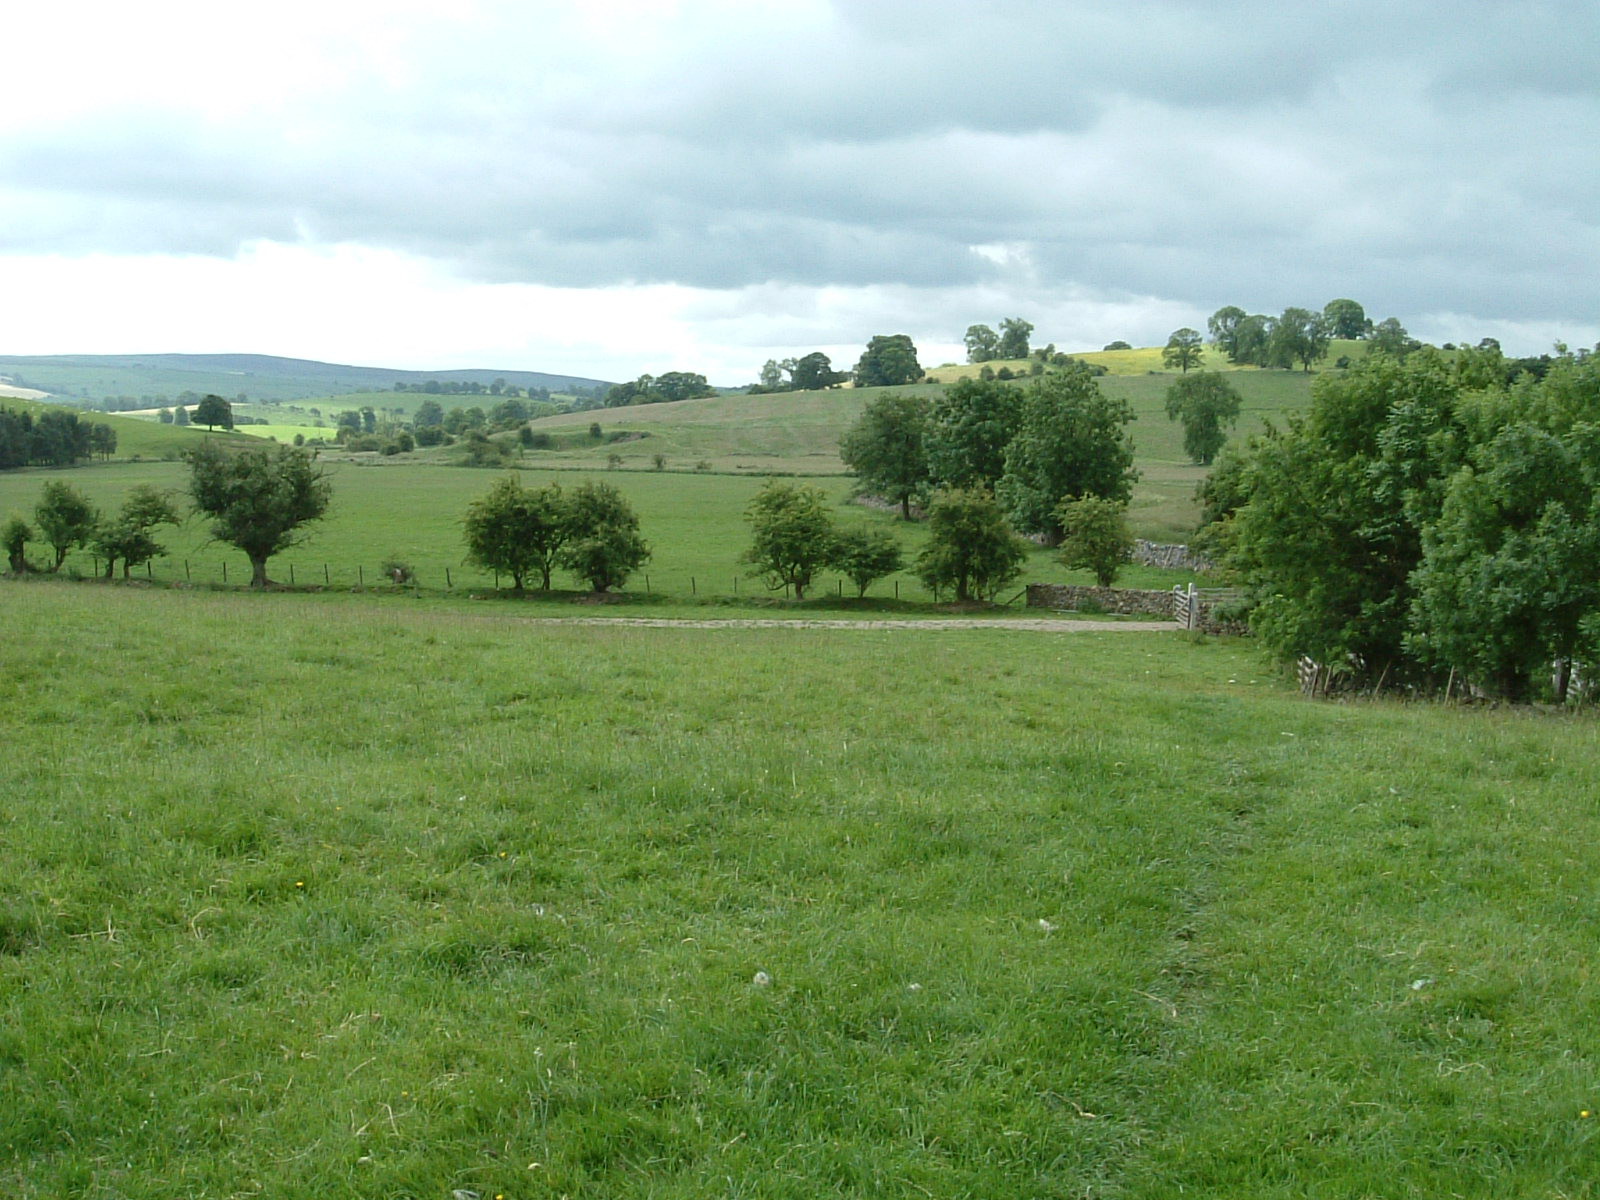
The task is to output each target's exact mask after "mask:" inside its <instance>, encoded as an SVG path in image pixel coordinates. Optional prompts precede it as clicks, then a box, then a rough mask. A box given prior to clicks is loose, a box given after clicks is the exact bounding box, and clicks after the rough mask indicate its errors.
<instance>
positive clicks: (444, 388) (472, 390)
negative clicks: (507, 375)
mask: <svg viewBox="0 0 1600 1200" xmlns="http://www.w3.org/2000/svg"><path fill="white" fill-rule="evenodd" d="M394 390H395V391H397V392H412V393H414V394H417V395H423V396H505V397H508V398H513V399H515V398H526V399H528V400H538V401H541V402H543V403H546V404H548V403H550V402H551V391H550V389H549V388H547V387H527V388H520V387H517V386H516V384H513V383H507V382H506V381H505V380H504V379H496V380H495V381H494V382H493V383H478V382H476V381H470V380H469V381H462V380H456V379H451V380H444V381H440V380H438V379H429V380H426V381H424V382H422V383H404V382H401V381H398V380H397V381H396V382H395V385H394ZM604 391H605V389H604V388H598V387H596V388H583V387H577V386H574V387H570V388H568V389H567V390H566V394H567V395H570V396H574V397H576V398H578V399H579V400H598V399H599V398H600V396H601V395H603V394H604Z"/></svg>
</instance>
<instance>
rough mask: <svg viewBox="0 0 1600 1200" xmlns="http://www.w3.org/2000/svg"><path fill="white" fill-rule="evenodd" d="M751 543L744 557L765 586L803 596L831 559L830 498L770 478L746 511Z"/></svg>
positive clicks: (804, 486)
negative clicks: (764, 581) (792, 591)
mask: <svg viewBox="0 0 1600 1200" xmlns="http://www.w3.org/2000/svg"><path fill="white" fill-rule="evenodd" d="M745 520H746V521H748V522H749V523H750V531H751V544H750V548H749V549H748V550H746V551H745V553H744V555H743V561H745V562H747V563H749V564H750V565H751V573H752V574H754V575H757V576H759V577H761V578H763V579H764V580H766V584H767V586H768V587H769V588H772V589H773V590H776V589H778V588H781V587H785V586H787V587H791V588H793V589H794V598H795V599H796V600H804V599H805V594H806V589H807V588H808V587H810V586H811V581H812V580H813V579H814V578H815V577H816V575H817V572H819V571H821V570H823V569H824V568H826V567H827V566H829V565H830V564H831V563H832V562H833V560H834V554H835V540H836V536H837V535H836V532H835V530H834V524H833V514H832V513H831V512H830V511H829V508H828V497H827V495H826V494H825V493H824V492H823V491H822V489H821V488H818V487H812V486H811V485H809V484H792V483H780V482H778V481H777V480H773V481H771V482H769V483H768V484H767V485H766V486H765V487H764V488H762V489H761V491H760V492H758V493H757V494H756V498H755V499H754V500H752V501H751V502H750V506H749V508H747V509H745Z"/></svg>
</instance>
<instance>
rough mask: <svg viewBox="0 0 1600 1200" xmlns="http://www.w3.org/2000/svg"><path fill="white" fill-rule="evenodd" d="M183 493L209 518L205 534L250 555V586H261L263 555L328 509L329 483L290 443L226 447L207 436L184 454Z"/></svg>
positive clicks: (296, 537)
mask: <svg viewBox="0 0 1600 1200" xmlns="http://www.w3.org/2000/svg"><path fill="white" fill-rule="evenodd" d="M188 462H189V494H190V496H191V497H193V499H194V506H195V508H196V510H198V511H199V512H202V513H204V514H205V515H206V516H208V517H210V518H211V535H212V536H213V537H215V538H216V539H217V540H218V541H220V542H227V543H229V544H230V545H233V546H237V547H238V548H239V549H240V550H242V551H243V552H244V554H245V557H247V558H248V559H249V560H250V585H251V586H252V587H266V586H268V584H269V583H270V582H271V581H270V580H269V579H268V578H267V560H268V559H270V558H271V557H272V556H273V555H274V554H278V553H280V552H281V551H283V550H286V549H288V548H289V547H290V546H292V545H294V544H295V543H296V542H298V541H300V540H301V539H302V538H304V536H305V528H304V527H305V526H306V525H308V524H309V523H311V522H313V521H316V520H318V519H319V518H321V517H322V515H323V514H324V513H326V512H327V511H328V501H329V499H330V498H331V496H332V492H333V488H332V485H331V484H330V483H329V482H328V481H327V479H325V478H324V477H323V473H322V470H321V468H320V467H318V466H317V463H316V460H315V459H314V458H313V457H312V456H311V454H310V453H308V452H307V451H305V450H302V449H300V448H298V447H296V446H266V447H261V448H259V449H254V448H253V449H249V450H240V451H237V452H229V451H225V450H223V449H222V448H221V447H220V446H218V445H217V444H216V443H215V442H212V441H209V440H208V441H207V442H206V443H205V444H204V445H202V446H200V447H199V448H198V449H195V450H193V451H191V452H190V453H189V455H188Z"/></svg>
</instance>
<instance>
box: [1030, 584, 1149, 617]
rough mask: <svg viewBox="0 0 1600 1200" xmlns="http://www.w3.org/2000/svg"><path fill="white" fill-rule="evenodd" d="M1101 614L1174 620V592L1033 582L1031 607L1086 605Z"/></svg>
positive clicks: (1078, 607)
mask: <svg viewBox="0 0 1600 1200" xmlns="http://www.w3.org/2000/svg"><path fill="white" fill-rule="evenodd" d="M1086 605H1087V606H1088V607H1090V608H1098V609H1099V610H1100V611H1101V612H1108V613H1119V614H1122V615H1124V616H1137V617H1171V616H1172V592H1171V591H1170V590H1168V591H1162V592H1152V591H1142V590H1139V589H1136V588H1103V587H1086V586H1081V585H1076V584H1064V583H1030V584H1029V585H1028V607H1029V608H1059V609H1067V610H1072V611H1078V610H1081V609H1083V608H1084V607H1085V606H1086Z"/></svg>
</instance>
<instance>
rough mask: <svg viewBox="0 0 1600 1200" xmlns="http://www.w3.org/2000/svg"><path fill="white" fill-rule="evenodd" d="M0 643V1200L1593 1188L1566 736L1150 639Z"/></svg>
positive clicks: (388, 609) (54, 638)
mask: <svg viewBox="0 0 1600 1200" xmlns="http://www.w3.org/2000/svg"><path fill="white" fill-rule="evenodd" d="M0 612H3V613H4V619H5V624H6V628H7V630H8V635H9V636H7V637H6V638H5V639H4V640H3V641H0V720H3V722H4V725H5V728H6V729H7V730H8V732H9V734H10V738H11V744H12V753H11V754H9V755H7V756H6V758H5V760H4V762H3V763H0V795H4V796H5V797H7V800H6V803H5V805H4V806H3V807H0V1113H4V1114H5V1120H4V1121H3V1122H0V1193H4V1194H6V1195H10V1196H16V1197H20V1198H24V1200H34V1198H40V1200H42V1198H45V1197H51V1198H53V1197H61V1196H75V1197H92V1198H96V1200H100V1198H104V1200H110V1198H112V1197H117V1198H119V1200H120V1198H125V1200H155V1198H157V1197H160V1198H163V1200H164V1198H166V1197H170V1196H173V1195H183V1196H192V1197H243V1196H254V1195H270V1196H274V1197H294V1198H298V1197H306V1198H311V1197H316V1198H319V1200H320V1198H322V1197H328V1196H357V1197H386V1198H393V1197H414V1198H417V1200H435V1198H446V1197H449V1196H450V1195H451V1193H452V1191H454V1190H456V1189H466V1190H470V1191H472V1192H475V1193H477V1194H478V1195H479V1196H480V1197H484V1198H488V1197H504V1200H530V1198H544V1197H548V1198H550V1200H555V1198H557V1197H562V1196H569V1197H606V1198H612V1197H621V1198H626V1197H645V1196H649V1197H653V1198H658V1200H659V1198H678V1197H682V1198H688V1197H696V1198H698V1197H703V1196H706V1195H712V1194H715V1195H731V1196H745V1197H795V1198H798V1197H806V1198H808V1200H809V1198H811V1197H815V1196H819V1195H848V1196H891V1195H892V1196H903V1195H910V1194H923V1195H934V1196H969V1197H996V1198H1000V1197H1005V1198H1011V1197H1016V1196H1037V1197H1060V1198H1066V1197H1082V1196H1097V1197H1153V1196H1170V1195H1201V1196H1229V1197H1291V1196H1293V1197H1300V1196H1329V1197H1333V1196H1337V1197H1351V1196H1396V1197H1398V1196H1415V1195H1460V1196H1474V1197H1479V1196H1481V1197H1504V1196H1564V1197H1578V1196H1593V1195H1595V1194H1597V1184H1596V1173H1595V1170H1594V1161H1595V1152H1596V1144H1595V1139H1596V1132H1595V1131H1596V1122H1595V1121H1594V1120H1593V1119H1590V1118H1588V1117H1587V1116H1586V1115H1585V1114H1586V1113H1587V1112H1591V1111H1594V1110H1595V1109H1597V1108H1600V1081H1597V1079H1596V1066H1597V1053H1600V1033H1597V1031H1596V1029H1595V1025H1594V1021H1593V1013H1594V1011H1595V1004H1596V1000H1597V997H1596V994H1595V991H1596V985H1595V980H1594V975H1593V971H1592V961H1593V951H1594V946H1595V944H1596V939H1597V936H1600V928H1597V916H1596V913H1597V911H1600V910H1597V906H1596V899H1597V895H1596V891H1597V885H1596V879H1597V878H1600V872H1597V871H1596V863H1595V861H1594V857H1595V853H1596V852H1595V850H1594V847H1595V846H1596V845H1600V816H1597V813H1596V808H1595V802H1594V797H1593V787H1592V781H1593V779H1594V778H1595V774H1596V766H1597V764H1596V747H1595V737H1594V725H1593V721H1592V719H1591V718H1590V717H1589V716H1587V715H1580V716H1577V717H1571V716H1565V717H1555V716H1549V715H1540V714H1535V713H1530V712H1488V711H1473V710H1459V709H1446V708H1435V707H1408V706H1399V705H1391V704H1372V705H1364V704H1353V705H1346V706H1340V705H1331V704H1324V703H1312V702H1307V701H1304V700H1301V699H1300V698H1299V697H1298V696H1296V695H1294V694H1292V693H1291V692H1290V691H1289V689H1288V687H1287V685H1286V684H1285V683H1283V682H1282V681H1281V680H1279V679H1278V678H1277V677H1276V676H1274V675H1271V674H1269V673H1267V672H1265V670H1264V669H1263V667H1262V666H1261V664H1260V662H1259V660H1258V659H1257V658H1256V657H1255V653H1254V651H1253V649H1252V648H1251V647H1249V646H1247V645H1242V644H1230V643H1225V642H1221V643H1219V642H1194V641H1190V640H1188V639H1187V638H1185V637H1184V636H1183V635H1180V634H1177V633H1170V634H1078V635H1039V634H1023V633H1018V632H1008V631H1003V630H995V631H973V632H940V633H934V632H916V631H913V632H879V631H866V630H863V631H854V632H846V633H841V632H837V631H817V630H783V629H780V630H733V629H724V630H684V629H677V630H656V629H628V630H623V629H616V628H593V627H570V626H552V625H538V624H529V623H527V622H524V621H519V620H516V619H512V618H508V617H507V616H506V615H504V614H505V612H506V610H500V609H480V610H477V611H475V612H473V613H470V614H468V613H464V612H461V611H443V610H426V609H420V608H401V607H397V606H394V605H380V604H375V603H374V602H372V601H371V600H370V599H369V598H365V597H359V596H349V595H325V596H312V597H306V596H291V595H261V596H235V595H219V594H210V593H181V592H170V591H160V590H151V589H138V588H121V587H113V588H107V587H84V586H69V585H66V584H63V583H58V582H52V581H35V582H29V583H0ZM180 647H181V649H179V648H180Z"/></svg>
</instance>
